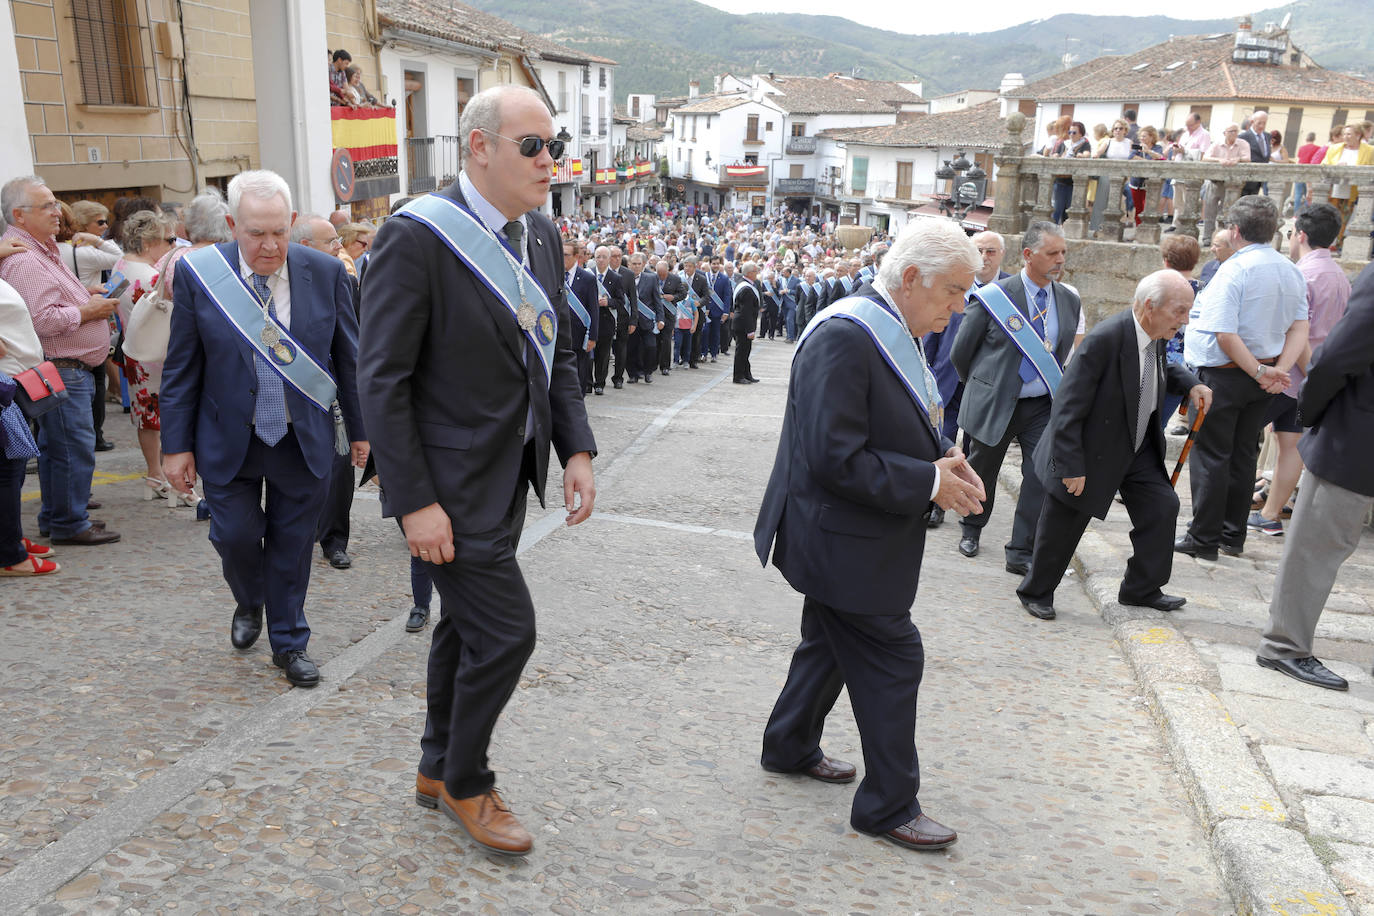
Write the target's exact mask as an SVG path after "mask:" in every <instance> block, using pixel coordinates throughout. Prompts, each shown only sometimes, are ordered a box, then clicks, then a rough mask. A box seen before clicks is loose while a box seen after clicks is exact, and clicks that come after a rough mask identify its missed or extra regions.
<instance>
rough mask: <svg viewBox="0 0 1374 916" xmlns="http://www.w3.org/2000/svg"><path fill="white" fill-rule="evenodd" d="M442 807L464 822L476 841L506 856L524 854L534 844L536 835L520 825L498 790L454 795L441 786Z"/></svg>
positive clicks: (447, 813) (458, 820) (457, 819)
mask: <svg viewBox="0 0 1374 916" xmlns="http://www.w3.org/2000/svg"><path fill="white" fill-rule="evenodd" d="M439 810H440V811H442V812H444V814H446V815H448V817H449V818H450V819H451V820H455V821H457V822H458V823H459V824H462V825H463V829H464V830H466V831H467V832H468V835H469V836H471V837H472V839H473V841H474V842H476V843H477V845H478V846H482V847H484V848H486V849H489V850H491V851H492V852H498V853H500V854H501V855H503V856H523V855H525V854H526V853H528V852H529V851H530V849H532V848H533V847H534V837H532V836H530V834H529V831H527V830H526V829H525V828H524V827H521V826H520V822H519V821H517V820H516V819H515V815H513V814H511V813H510V809H509V808H507V807H506V803H505V802H503V801H502V800H501V796H500V795H498V794H497V793H496V790H495V789H494V788H493V789H488V790H487V791H486V792H483V793H482V794H481V795H474V796H472V797H471V798H454V797H453V796H452V795H449V794H448V789H446V788H444V786H443V785H442V784H440V786H439Z"/></svg>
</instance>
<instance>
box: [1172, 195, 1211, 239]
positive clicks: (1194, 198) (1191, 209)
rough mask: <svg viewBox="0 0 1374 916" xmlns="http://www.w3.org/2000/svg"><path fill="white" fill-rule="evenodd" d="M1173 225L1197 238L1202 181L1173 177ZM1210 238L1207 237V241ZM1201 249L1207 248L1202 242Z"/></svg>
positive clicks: (1181, 231) (1183, 232) (1182, 232)
mask: <svg viewBox="0 0 1374 916" xmlns="http://www.w3.org/2000/svg"><path fill="white" fill-rule="evenodd" d="M1174 214H1175V215H1174V225H1175V226H1177V227H1178V232H1179V233H1181V234H1183V235H1191V236H1192V237H1193V238H1197V234H1198V230H1197V221H1198V219H1199V218H1200V217H1201V215H1202V181H1201V180H1199V179H1196V178H1184V179H1181V180H1180V179H1177V178H1175V179H1174ZM1210 242H1211V240H1210V239H1208V243H1210ZM1202 247H1203V249H1204V250H1205V249H1206V248H1207V245H1206V244H1204V245H1203V246H1202Z"/></svg>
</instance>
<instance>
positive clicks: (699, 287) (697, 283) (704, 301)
mask: <svg viewBox="0 0 1374 916" xmlns="http://www.w3.org/2000/svg"><path fill="white" fill-rule="evenodd" d="M691 285H692V290H693V291H694V292H695V293H696V294H697V308H696V312H697V320H698V322H700V321H701V319H703V318H704V317H705V316H706V312H707V308H708V306H710V304H711V284H710V283H708V282H706V274H705V273H704V272H702V271H700V270H698V271H697V272H696V273H694V274H692V284H691ZM683 295H684V296H685V295H686V293H683Z"/></svg>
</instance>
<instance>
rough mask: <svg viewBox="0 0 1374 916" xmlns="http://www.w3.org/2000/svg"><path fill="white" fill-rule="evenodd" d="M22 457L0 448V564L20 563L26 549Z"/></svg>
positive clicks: (23, 462)
mask: <svg viewBox="0 0 1374 916" xmlns="http://www.w3.org/2000/svg"><path fill="white" fill-rule="evenodd" d="M26 464H28V462H27V461H25V460H24V459H23V458H6V457H5V455H4V450H3V449H0V566H14V565H16V564H18V563H22V562H23V561H24V558H25V557H27V556H28V555H29V552H28V551H27V550H25V549H24V542H23V540H22V538H23V537H24V526H23V523H22V522H21V521H20V502H19V494H20V493H21V492H22V491H23V489H24V465H26Z"/></svg>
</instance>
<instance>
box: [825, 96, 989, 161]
mask: <svg viewBox="0 0 1374 916" xmlns="http://www.w3.org/2000/svg"><path fill="white" fill-rule="evenodd" d="M1000 108H1001V103H1000V102H999V101H998V100H997V99H993V100H991V101H988V102H983V103H982V104H981V105H974V106H973V107H972V108H961V109H959V110H957V111H944V112H941V113H940V114H933V115H919V116H917V117H913V118H909V119H907V120H905V121H899V122H897V123H896V124H888V125H884V126H882V127H838V128H832V129H831V130H823V131H821V132H820V133H818V134H817V135H816V136H818V137H824V138H828V139H831V140H843V141H846V142H848V143H857V144H863V145H865V146H915V147H956V148H963V149H997V148H999V147H1001V145H1002V144H1003V143H1005V142H1006V138H1007V130H1006V126H1005V123H1004V119H1003V118H1002V116H1001V114H1000Z"/></svg>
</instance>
